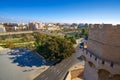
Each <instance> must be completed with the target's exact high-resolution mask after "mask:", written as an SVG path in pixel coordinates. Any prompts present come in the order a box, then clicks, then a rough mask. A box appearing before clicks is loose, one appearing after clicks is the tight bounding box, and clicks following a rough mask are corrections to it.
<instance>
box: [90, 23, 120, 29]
mask: <svg viewBox="0 0 120 80" xmlns="http://www.w3.org/2000/svg"><path fill="white" fill-rule="evenodd" d="M91 29H92V30H118V29H120V24H117V25H112V24H89V30H91Z"/></svg>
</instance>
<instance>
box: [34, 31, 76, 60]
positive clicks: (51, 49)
mask: <svg viewBox="0 0 120 80" xmlns="http://www.w3.org/2000/svg"><path fill="white" fill-rule="evenodd" d="M36 35H37V36H35V37H36V43H35V44H36V50H37V52H38V53H39V54H40V55H42V56H43V57H44V58H45V59H47V60H51V61H56V60H62V59H65V58H67V57H70V56H71V55H72V54H73V53H74V52H75V49H74V47H73V43H72V42H70V41H69V40H67V39H64V38H62V37H56V36H48V35H43V34H40V33H38V34H36Z"/></svg>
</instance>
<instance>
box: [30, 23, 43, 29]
mask: <svg viewBox="0 0 120 80" xmlns="http://www.w3.org/2000/svg"><path fill="white" fill-rule="evenodd" d="M29 29H30V30H37V29H44V24H42V23H38V22H30V23H29Z"/></svg>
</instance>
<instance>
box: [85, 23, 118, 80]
mask: <svg viewBox="0 0 120 80" xmlns="http://www.w3.org/2000/svg"><path fill="white" fill-rule="evenodd" d="M87 50H88V51H89V52H88V51H87V53H88V54H84V56H85V57H86V62H88V61H91V62H92V63H93V64H95V68H92V69H93V70H92V71H93V72H94V70H96V72H97V71H99V70H103V72H104V71H105V72H109V74H110V75H111V74H112V75H116V74H120V25H112V24H90V25H89V39H88V48H87ZM85 66H86V67H85V68H89V67H90V66H89V65H88V64H87V63H86V64H85ZM85 70H87V69H85ZM96 72H94V74H97V75H96V76H98V75H100V74H99V73H96ZM85 74H87V71H86V72H85ZM94 78H96V77H95V76H94ZM99 79H100V77H98V79H96V80H99ZM119 79H120V76H119ZM88 80H89V79H88ZM111 80H112V79H111Z"/></svg>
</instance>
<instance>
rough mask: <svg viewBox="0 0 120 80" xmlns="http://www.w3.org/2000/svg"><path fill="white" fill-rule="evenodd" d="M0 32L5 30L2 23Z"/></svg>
mask: <svg viewBox="0 0 120 80" xmlns="http://www.w3.org/2000/svg"><path fill="white" fill-rule="evenodd" d="M0 32H6V30H5V27H4V26H3V25H2V24H0Z"/></svg>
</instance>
